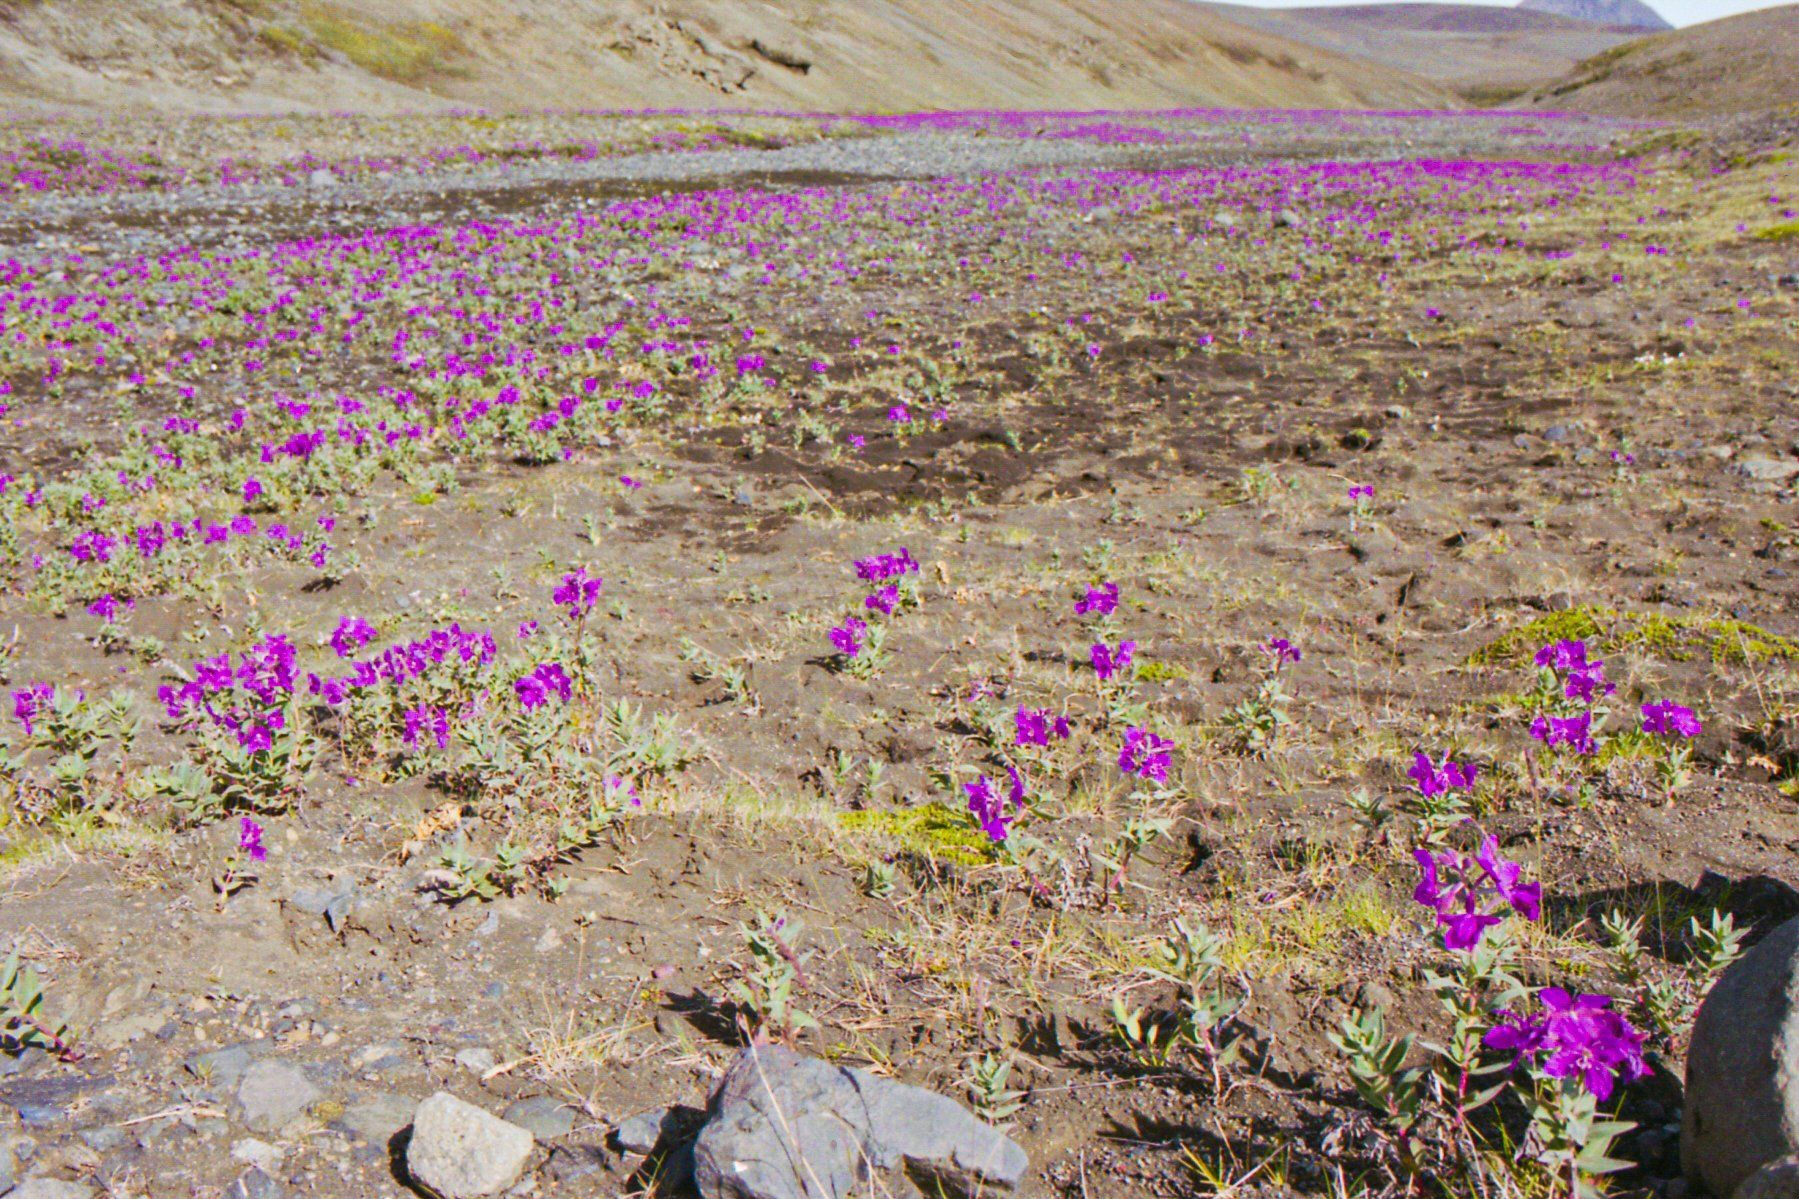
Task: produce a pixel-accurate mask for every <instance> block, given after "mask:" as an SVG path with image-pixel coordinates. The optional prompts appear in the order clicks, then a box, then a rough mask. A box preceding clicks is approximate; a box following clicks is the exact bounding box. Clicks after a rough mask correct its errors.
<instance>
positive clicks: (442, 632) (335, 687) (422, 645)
mask: <svg viewBox="0 0 1799 1199" xmlns="http://www.w3.org/2000/svg"><path fill="white" fill-rule="evenodd" d="M340 629H341V626H340ZM333 644H334V645H335V644H336V642H335V639H334V640H333ZM498 654H499V646H498V645H496V644H495V642H494V637H493V634H492V633H475V632H471V631H469V630H467V629H464V628H463V627H462V626H461V625H460V624H452V625H451V626H450V627H449V628H447V629H433V630H432V631H431V632H429V633H427V634H425V635H424V636H423V637H420V638H419V639H418V640H416V641H408V642H406V643H405V644H403V645H394V646H389V647H388V648H387V649H385V650H382V651H381V653H380V654H378V655H376V657H375V658H373V659H372V660H370V661H367V662H358V663H356V664H355V666H354V667H353V668H352V669H351V671H350V673H349V674H347V675H340V676H337V677H335V678H323V677H320V676H319V675H316V674H312V675H308V676H307V690H308V692H309V693H310V694H312V695H316V696H318V697H319V699H320V700H322V701H323V702H324V703H325V705H326V706H328V707H332V708H335V707H338V706H340V705H341V704H343V702H344V701H345V700H346V699H348V698H349V697H350V695H351V694H352V693H353V692H357V691H365V690H368V689H370V688H374V687H381V686H393V687H399V686H401V685H403V684H406V683H409V682H411V681H413V680H414V679H418V678H422V677H424V676H425V675H426V674H427V673H429V672H430V671H431V670H432V668H433V667H436V666H440V665H442V664H443V663H444V662H446V661H452V662H461V663H465V664H469V665H474V666H486V665H488V664H489V663H490V662H492V661H493V660H494V658H495V657H496V656H497V655H498Z"/></svg>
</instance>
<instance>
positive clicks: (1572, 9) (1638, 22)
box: [1518, 0, 1674, 29]
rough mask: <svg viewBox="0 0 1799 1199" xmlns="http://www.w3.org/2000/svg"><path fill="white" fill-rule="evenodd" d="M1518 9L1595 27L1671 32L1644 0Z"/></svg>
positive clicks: (1534, 4)
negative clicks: (1572, 20) (1549, 14)
mask: <svg viewBox="0 0 1799 1199" xmlns="http://www.w3.org/2000/svg"><path fill="white" fill-rule="evenodd" d="M1518 7H1519V8H1528V9H1530V10H1532V11H1534V12H1546V13H1554V14H1555V15H1556V16H1558V17H1572V18H1573V19H1574V20H1576V21H1591V22H1592V23H1593V24H1595V25H1624V26H1628V27H1629V28H1632V29H1672V28H1674V26H1672V25H1670V24H1668V22H1667V21H1666V20H1664V19H1663V18H1662V15H1661V14H1660V13H1658V12H1656V11H1655V10H1654V9H1653V8H1650V7H1649V6H1648V5H1647V4H1645V3H1643V0H1520V3H1519V5H1518Z"/></svg>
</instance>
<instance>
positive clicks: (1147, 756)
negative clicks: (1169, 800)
mask: <svg viewBox="0 0 1799 1199" xmlns="http://www.w3.org/2000/svg"><path fill="white" fill-rule="evenodd" d="M1173 761H1174V742H1172V741H1169V740H1167V739H1166V738H1163V737H1158V736H1156V735H1155V734H1154V733H1152V732H1149V731H1148V730H1147V729H1141V728H1137V727H1136V726H1134V725H1133V726H1132V727H1131V728H1128V729H1126V730H1125V733H1124V746H1123V748H1121V749H1120V750H1119V751H1118V769H1120V770H1122V771H1123V772H1124V773H1126V774H1134V775H1137V776H1139V777H1141V778H1146V779H1149V780H1151V781H1152V782H1155V783H1158V784H1165V783H1167V782H1168V767H1169V766H1170V765H1172V764H1173Z"/></svg>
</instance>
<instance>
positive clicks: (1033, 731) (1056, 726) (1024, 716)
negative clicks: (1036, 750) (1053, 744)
mask: <svg viewBox="0 0 1799 1199" xmlns="http://www.w3.org/2000/svg"><path fill="white" fill-rule="evenodd" d="M1012 724H1013V726H1014V728H1015V730H1016V732H1015V735H1014V743H1015V744H1017V745H1048V744H1049V739H1050V736H1051V735H1052V734H1054V736H1055V737H1056V739H1057V740H1065V739H1066V738H1067V737H1068V734H1069V732H1070V728H1069V724H1068V718H1067V717H1066V716H1058V715H1056V713H1054V712H1052V711H1051V710H1050V709H1048V708H1027V707H1025V706H1024V705H1022V704H1020V705H1019V707H1018V710H1017V711H1016V712H1014V713H1013V714H1012Z"/></svg>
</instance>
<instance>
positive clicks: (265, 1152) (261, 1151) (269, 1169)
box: [231, 1137, 282, 1174]
mask: <svg viewBox="0 0 1799 1199" xmlns="http://www.w3.org/2000/svg"><path fill="white" fill-rule="evenodd" d="M231 1156H232V1157H234V1158H236V1159H237V1160H238V1161H240V1162H243V1163H244V1164H245V1165H246V1166H255V1167H256V1168H257V1169H258V1170H261V1171H262V1172H263V1173H264V1174H273V1173H275V1172H276V1171H277V1170H279V1169H281V1157H282V1153H281V1150H280V1149H278V1148H276V1147H275V1146H274V1145H271V1144H269V1143H268V1142H267V1141H259V1140H256V1139H255V1138H254V1137H245V1138H244V1139H243V1140H241V1141H239V1142H237V1143H236V1144H235V1145H233V1146H231Z"/></svg>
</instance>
